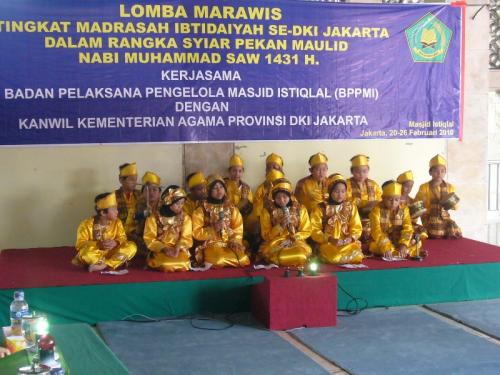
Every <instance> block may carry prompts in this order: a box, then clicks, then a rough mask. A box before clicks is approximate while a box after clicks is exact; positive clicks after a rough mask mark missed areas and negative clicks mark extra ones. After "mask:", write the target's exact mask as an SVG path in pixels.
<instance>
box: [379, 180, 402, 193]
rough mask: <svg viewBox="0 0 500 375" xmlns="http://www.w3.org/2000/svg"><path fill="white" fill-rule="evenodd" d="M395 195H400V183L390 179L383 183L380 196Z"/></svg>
mask: <svg viewBox="0 0 500 375" xmlns="http://www.w3.org/2000/svg"><path fill="white" fill-rule="evenodd" d="M395 195H401V184H400V183H398V182H396V181H392V182H389V183H388V184H386V185H384V187H383V189H382V196H383V197H393V196H395Z"/></svg>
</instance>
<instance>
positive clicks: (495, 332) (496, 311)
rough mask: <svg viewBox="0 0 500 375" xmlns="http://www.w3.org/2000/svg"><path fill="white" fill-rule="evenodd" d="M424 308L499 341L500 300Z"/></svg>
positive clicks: (442, 304) (444, 304)
mask: <svg viewBox="0 0 500 375" xmlns="http://www.w3.org/2000/svg"><path fill="white" fill-rule="evenodd" d="M426 306H428V307H429V308H430V309H432V310H434V311H437V312H439V313H442V314H445V315H448V316H449V317H451V318H453V319H455V320H457V321H459V322H462V323H464V324H466V325H468V326H471V327H473V328H477V329H479V330H480V331H482V332H485V333H487V334H489V335H490V336H493V337H496V338H497V339H499V340H500V299H492V300H486V301H469V302H454V303H436V304H432V305H426ZM499 374H500V370H499Z"/></svg>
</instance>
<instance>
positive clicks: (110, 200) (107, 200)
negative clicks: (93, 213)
mask: <svg viewBox="0 0 500 375" xmlns="http://www.w3.org/2000/svg"><path fill="white" fill-rule="evenodd" d="M117 205H118V204H117V203H116V195H115V193H109V194H108V195H106V196H105V197H104V198H101V199H99V200H98V201H97V202H96V203H95V206H96V207H97V209H98V210H105V209H106V208H110V207H113V206H117Z"/></svg>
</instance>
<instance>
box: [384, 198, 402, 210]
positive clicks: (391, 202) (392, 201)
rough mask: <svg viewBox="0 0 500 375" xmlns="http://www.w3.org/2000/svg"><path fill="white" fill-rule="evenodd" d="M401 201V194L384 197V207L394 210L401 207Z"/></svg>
mask: <svg viewBox="0 0 500 375" xmlns="http://www.w3.org/2000/svg"><path fill="white" fill-rule="evenodd" d="M400 201H401V196H400V195H393V196H390V197H384V207H385V208H387V209H389V210H391V211H394V210H396V209H397V208H398V207H399V202H400Z"/></svg>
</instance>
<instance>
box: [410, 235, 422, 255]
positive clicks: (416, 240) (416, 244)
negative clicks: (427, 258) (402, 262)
mask: <svg viewBox="0 0 500 375" xmlns="http://www.w3.org/2000/svg"><path fill="white" fill-rule="evenodd" d="M414 237H415V248H416V249H417V253H416V254H415V256H413V257H411V260H417V261H419V262H421V261H423V260H424V257H423V256H421V255H420V249H419V248H418V244H419V242H420V235H419V234H416V235H415V236H414Z"/></svg>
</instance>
